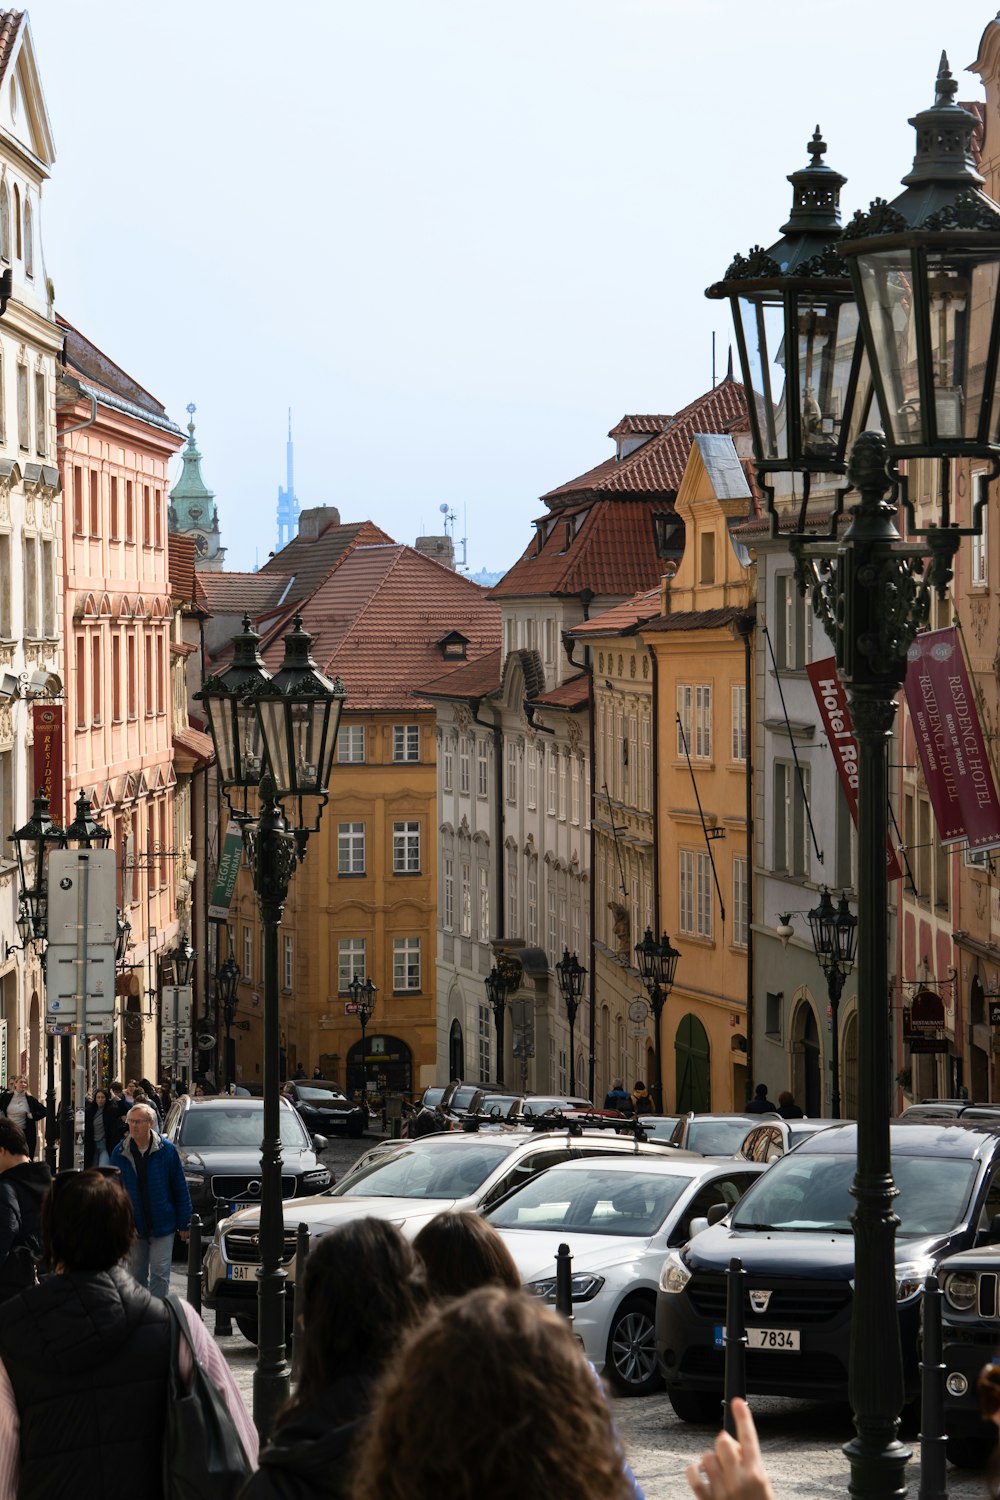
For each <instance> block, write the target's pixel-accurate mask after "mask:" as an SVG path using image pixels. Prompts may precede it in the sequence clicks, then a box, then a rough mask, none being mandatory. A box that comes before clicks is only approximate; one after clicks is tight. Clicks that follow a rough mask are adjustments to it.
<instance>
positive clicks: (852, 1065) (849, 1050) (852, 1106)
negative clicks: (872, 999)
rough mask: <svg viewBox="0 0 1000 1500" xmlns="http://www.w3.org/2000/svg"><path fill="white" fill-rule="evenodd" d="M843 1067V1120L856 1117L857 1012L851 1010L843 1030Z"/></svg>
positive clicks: (841, 1108) (841, 1092)
mask: <svg viewBox="0 0 1000 1500" xmlns="http://www.w3.org/2000/svg"><path fill="white" fill-rule="evenodd" d="M842 1035H843V1067H842V1077H841V1089H840V1114H841V1118H842V1119H844V1120H856V1119H857V1118H858V1013H857V1011H856V1010H852V1011H851V1014H850V1015H849V1016H848V1018H847V1022H846V1024H845V1026H844V1030H843V1033H842Z"/></svg>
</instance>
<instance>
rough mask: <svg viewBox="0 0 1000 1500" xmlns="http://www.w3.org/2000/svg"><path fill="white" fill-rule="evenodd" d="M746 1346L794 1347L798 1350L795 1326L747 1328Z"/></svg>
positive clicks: (762, 1347)
mask: <svg viewBox="0 0 1000 1500" xmlns="http://www.w3.org/2000/svg"><path fill="white" fill-rule="evenodd" d="M747 1347H748V1348H750V1349H794V1350H798V1349H799V1347H800V1345H799V1330H798V1329H797V1328H748V1329H747Z"/></svg>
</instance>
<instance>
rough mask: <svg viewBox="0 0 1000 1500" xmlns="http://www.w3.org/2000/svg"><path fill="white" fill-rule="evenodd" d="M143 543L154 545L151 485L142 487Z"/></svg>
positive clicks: (144, 544)
mask: <svg viewBox="0 0 1000 1500" xmlns="http://www.w3.org/2000/svg"><path fill="white" fill-rule="evenodd" d="M142 545H143V546H144V547H151V546H152V545H153V516H152V510H151V507H150V501H149V485H148V484H144V485H143V487H142Z"/></svg>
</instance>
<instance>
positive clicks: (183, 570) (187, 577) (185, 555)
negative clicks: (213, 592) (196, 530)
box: [167, 531, 198, 604]
mask: <svg viewBox="0 0 1000 1500" xmlns="http://www.w3.org/2000/svg"><path fill="white" fill-rule="evenodd" d="M194 559H195V551H194V537H193V536H178V535H177V533H176V532H173V531H168V533H167V575H168V577H169V579H170V594H171V597H172V598H173V599H179V600H181V601H182V602H183V603H184V604H193V603H194V601H195V600H196V598H197V596H198V583H197V579H196V575H195V571H194Z"/></svg>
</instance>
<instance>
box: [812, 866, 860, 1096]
mask: <svg viewBox="0 0 1000 1500" xmlns="http://www.w3.org/2000/svg"><path fill="white" fill-rule="evenodd" d="M809 929H810V931H811V932H812V940H813V950H814V952H815V954H816V957H817V958H818V960H819V964H820V968H821V969H822V970H823V973H824V974H825V975H826V993H827V996H828V998H829V1001H830V1054H831V1057H830V1061H831V1078H830V1114H831V1115H832V1116H833V1118H834V1119H835V1120H839V1119H840V1038H839V1021H838V1017H839V1012H840V997H841V995H842V994H843V993H844V980H845V979H846V978H847V976H848V974H849V973H850V972H851V970H852V969H853V967H854V953H855V949H856V948H857V944H858V919H857V917H856V916H855V915H854V913H853V912H852V911H851V908H850V907H849V906H848V904H847V893H846V892H844V894H843V895H842V896H841V898H840V901H839V903H838V904H837V906H836V907H835V906H834V904H833V902H832V901H831V900H830V892H829V891H828V890H827V889H826V887H825V886H824V888H823V890H822V891H821V892H820V898H819V903H818V905H816V906H814V907H813V909H812V911H811V912H810V913H809Z"/></svg>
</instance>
